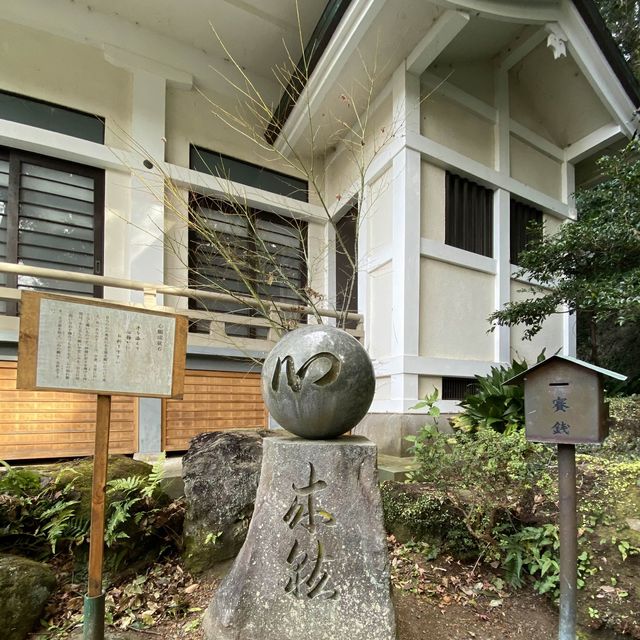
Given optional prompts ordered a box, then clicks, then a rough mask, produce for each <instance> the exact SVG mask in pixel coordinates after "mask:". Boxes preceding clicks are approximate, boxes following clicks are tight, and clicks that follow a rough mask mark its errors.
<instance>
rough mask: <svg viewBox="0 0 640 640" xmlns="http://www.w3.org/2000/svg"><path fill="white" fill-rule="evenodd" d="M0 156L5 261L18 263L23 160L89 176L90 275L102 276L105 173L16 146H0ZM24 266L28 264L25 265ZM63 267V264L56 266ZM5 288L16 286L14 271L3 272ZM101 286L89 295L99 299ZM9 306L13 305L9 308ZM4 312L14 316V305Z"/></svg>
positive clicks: (101, 291) (101, 290)
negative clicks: (4, 172) (5, 168)
mask: <svg viewBox="0 0 640 640" xmlns="http://www.w3.org/2000/svg"><path fill="white" fill-rule="evenodd" d="M0 158H2V159H4V160H7V161H8V163H9V181H8V185H7V206H6V211H5V215H6V219H7V255H6V258H5V261H6V262H10V263H12V264H18V244H19V230H20V177H21V175H22V173H21V167H22V164H23V163H30V164H35V165H38V166H40V167H43V168H46V169H53V170H56V171H63V172H69V173H75V174H78V175H82V176H84V177H88V178H92V179H93V183H94V191H93V193H94V198H93V221H94V222H93V247H94V251H93V274H94V275H103V273H104V236H105V234H104V210H105V202H104V197H105V172H104V170H103V169H98V168H96V167H91V166H88V165H82V164H78V163H76V162H69V161H67V160H60V159H58V158H53V157H50V156H43V155H40V154H36V153H30V152H27V151H22V150H19V149H13V148H10V147H4V146H0ZM25 266H28V265H25ZM60 268H61V269H62V270H64V267H63V266H62V265H61V267H60ZM6 279H7V282H6V285H5V286H6V287H9V288H13V289H17V288H18V275H17V274H14V273H8V274H6ZM103 296H104V287H103V286H102V285H94V287H93V297H94V298H102V297H103ZM12 307H13V308H12ZM6 315H16V305H15V304H13V305H11V304H10V303H7V312H6Z"/></svg>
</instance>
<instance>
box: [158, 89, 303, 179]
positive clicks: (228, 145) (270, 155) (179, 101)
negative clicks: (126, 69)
mask: <svg viewBox="0 0 640 640" xmlns="http://www.w3.org/2000/svg"><path fill="white" fill-rule="evenodd" d="M203 94H204V95H203ZM214 105H216V106H214ZM218 108H222V109H225V110H227V111H229V112H230V113H231V114H232V115H231V116H230V117H231V118H232V117H235V116H236V115H237V116H238V117H240V118H243V119H244V120H245V121H246V122H250V118H251V117H252V116H251V114H249V113H248V112H246V110H241V109H240V108H239V106H238V103H237V101H236V100H235V99H234V98H232V97H231V96H229V95H228V94H227V93H219V94H215V93H213V92H212V91H211V90H209V89H205V90H203V93H202V94H201V93H199V92H198V91H197V90H196V89H192V90H190V91H186V90H183V89H177V88H175V87H171V86H169V87H167V104H166V125H165V128H166V138H167V144H166V147H165V157H166V160H167V162H170V163H172V164H177V165H179V166H181V167H188V166H189V145H190V144H196V145H198V146H200V147H204V148H205V149H209V150H211V151H217V152H219V153H222V154H225V155H228V156H231V157H233V158H237V159H238V160H243V161H245V162H252V163H253V164H257V165H260V166H263V167H267V168H269V169H272V170H274V171H282V172H284V173H287V174H289V175H295V176H298V177H302V178H303V179H306V176H305V175H303V174H302V173H301V172H300V171H296V170H295V169H294V168H293V167H292V166H291V165H290V164H289V163H288V162H286V161H283V160H282V158H281V157H280V156H278V154H277V153H276V152H275V151H270V150H269V149H267V144H266V142H265V141H263V140H262V139H260V141H259V142H260V144H256V142H253V141H252V140H250V139H248V138H247V137H245V136H244V135H243V134H242V133H239V132H238V131H236V130H234V128H233V127H232V126H230V124H225V123H224V122H223V121H222V120H221V119H220V118H219V117H218V116H217V115H216V114H215V110H216V109H218ZM261 145H264V148H261Z"/></svg>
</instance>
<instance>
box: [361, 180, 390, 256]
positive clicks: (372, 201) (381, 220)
mask: <svg viewBox="0 0 640 640" xmlns="http://www.w3.org/2000/svg"><path fill="white" fill-rule="evenodd" d="M392 183H393V175H392V169H388V170H387V171H385V173H383V174H382V175H381V176H380V177H379V178H378V179H377V180H375V181H374V182H373V183H372V184H371V185H370V187H369V188H368V190H367V198H366V199H365V202H366V203H367V204H366V205H365V210H364V211H361V212H360V215H361V218H362V219H363V224H364V227H365V228H366V229H367V234H368V237H367V241H368V242H367V244H368V248H369V253H370V254H372V253H374V252H375V251H376V250H379V249H381V248H383V247H385V246H388V245H391V243H392V241H393V188H392V187H393V184H392ZM360 258H361V259H362V258H364V256H360Z"/></svg>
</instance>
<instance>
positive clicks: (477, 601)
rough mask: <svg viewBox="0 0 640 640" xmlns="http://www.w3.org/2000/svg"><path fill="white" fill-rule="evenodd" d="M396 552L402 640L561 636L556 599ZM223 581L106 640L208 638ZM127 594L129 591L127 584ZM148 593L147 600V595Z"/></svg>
mask: <svg viewBox="0 0 640 640" xmlns="http://www.w3.org/2000/svg"><path fill="white" fill-rule="evenodd" d="M389 550H390V560H391V571H392V583H393V600H394V605H395V610H396V621H397V640H473V639H477V640H512V639H514V640H517V639H519V638H536V639H537V640H551V639H553V638H555V637H557V615H558V614H557V609H556V608H555V607H554V605H553V604H552V603H551V602H550V600H549V599H548V598H546V597H544V596H540V595H537V594H535V593H534V592H533V591H532V590H531V589H530V588H527V587H525V588H523V589H519V590H512V589H510V588H509V587H507V586H506V585H504V583H503V581H502V580H501V578H500V577H499V575H498V573H497V572H495V571H494V570H493V569H492V568H491V567H490V566H487V565H480V566H471V565H464V564H461V563H459V562H456V561H454V560H453V559H452V558H437V559H435V560H426V559H424V557H423V556H422V555H421V554H419V553H414V552H411V551H409V552H407V551H406V549H405V548H404V547H401V546H400V545H396V544H394V543H393V540H391V542H390V545H389ZM175 568H176V565H175V563H173V564H172V563H168V564H167V575H170V574H171V572H175ZM185 575H186V576H188V574H185ZM219 581H220V578H219V577H218V576H214V575H208V576H204V577H199V578H194V577H190V576H188V577H187V579H186V580H184V581H182V582H181V585H184V586H181V589H182V591H183V594H182V595H183V603H184V606H183V607H182V609H181V611H180V613H179V614H178V615H175V617H171V616H167V615H160V616H159V618H158V620H157V622H155V623H154V624H151V625H149V626H148V627H147V628H145V629H143V630H133V629H131V628H128V629H117V628H116V627H113V626H112V627H109V629H108V631H107V634H106V640H153V638H162V639H163V640H186V639H187V638H188V639H189V640H202V638H203V635H202V630H201V628H200V620H201V618H202V615H203V613H204V610H205V609H206V606H207V604H208V602H209V601H210V599H211V597H212V595H213V593H214V592H215V589H216V587H217V585H218V584H219ZM119 589H120V590H121V591H123V592H126V586H120V587H119ZM140 595H141V598H142V599H145V594H144V593H143V594H140ZM156 595H157V594H156ZM162 600H163V598H162V594H160V601H162ZM158 613H159V614H160V613H161V610H158ZM117 624H118V623H117V622H116V625H117ZM133 625H134V626H135V618H134V621H133ZM50 638H55V639H56V640H58V639H70V640H81V638H82V629H81V628H80V627H79V626H76V627H75V628H73V629H68V630H67V631H62V630H61V629H59V630H58V631H57V632H42V631H41V632H39V633H35V634H32V636H31V638H30V640H45V639H47V640H48V639H50ZM579 638H580V640H596V639H597V640H605V639H606V640H616V639H622V636H618V635H602V634H601V633H600V632H597V631H593V630H590V629H583V631H582V634H581V635H580V636H579ZM255 640H260V639H259V638H256V639H255ZM335 640H342V639H340V638H336V639H335ZM344 640H348V639H344Z"/></svg>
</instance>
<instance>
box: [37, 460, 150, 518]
mask: <svg viewBox="0 0 640 640" xmlns="http://www.w3.org/2000/svg"><path fill="white" fill-rule="evenodd" d="M151 469H152V467H151V465H149V464H147V463H146V462H141V461H139V460H133V459H131V458H128V457H127V456H119V455H114V456H109V465H108V467H107V481H110V480H115V479H117V478H129V477H131V476H143V477H146V476H148V475H149V474H150V473H151ZM33 470H35V471H37V472H38V473H40V475H41V476H42V478H43V480H44V481H50V482H54V483H55V484H56V486H57V487H59V488H60V489H63V488H64V487H66V486H67V485H70V484H71V485H73V489H72V493H71V495H72V496H73V497H74V499H76V500H79V502H80V504H79V505H78V507H79V515H80V516H81V517H86V518H90V516H91V487H92V483H93V458H81V459H78V460H70V461H68V462H62V463H57V464H52V465H43V466H39V467H33Z"/></svg>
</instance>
